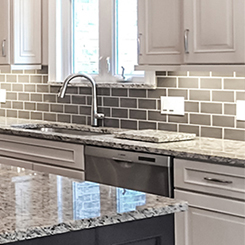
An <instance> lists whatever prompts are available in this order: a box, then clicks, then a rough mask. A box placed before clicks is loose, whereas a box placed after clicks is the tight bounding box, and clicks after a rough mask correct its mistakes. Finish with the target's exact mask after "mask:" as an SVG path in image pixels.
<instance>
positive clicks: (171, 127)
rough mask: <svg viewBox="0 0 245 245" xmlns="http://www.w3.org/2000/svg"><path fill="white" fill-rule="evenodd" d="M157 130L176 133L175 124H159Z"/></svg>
mask: <svg viewBox="0 0 245 245" xmlns="http://www.w3.org/2000/svg"><path fill="white" fill-rule="evenodd" d="M158 129H159V130H166V131H173V132H177V124H171V123H162V122H161V123H158Z"/></svg>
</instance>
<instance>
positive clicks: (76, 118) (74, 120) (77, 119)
mask: <svg viewBox="0 0 245 245" xmlns="http://www.w3.org/2000/svg"><path fill="white" fill-rule="evenodd" d="M71 121H72V123H76V124H86V117H85V116H76V115H72V118H71Z"/></svg>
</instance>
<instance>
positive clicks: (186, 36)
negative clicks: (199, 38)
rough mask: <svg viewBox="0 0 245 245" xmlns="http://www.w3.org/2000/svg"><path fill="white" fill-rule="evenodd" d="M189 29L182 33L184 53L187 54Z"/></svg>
mask: <svg viewBox="0 0 245 245" xmlns="http://www.w3.org/2000/svg"><path fill="white" fill-rule="evenodd" d="M188 34H189V29H185V32H184V45H185V53H186V54H189V40H188Z"/></svg>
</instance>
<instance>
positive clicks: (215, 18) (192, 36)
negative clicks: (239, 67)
mask: <svg viewBox="0 0 245 245" xmlns="http://www.w3.org/2000/svg"><path fill="white" fill-rule="evenodd" d="M244 7H245V4H244V0H215V1H214V0H186V1H185V6H184V29H185V30H186V29H188V30H189V36H188V39H189V43H188V46H189V51H190V52H189V54H185V62H186V63H210V64H211V63H230V64H231V63H244V62H245V55H244V51H245V48H244V46H245V45H244V32H245V28H244V24H245V17H244Z"/></svg>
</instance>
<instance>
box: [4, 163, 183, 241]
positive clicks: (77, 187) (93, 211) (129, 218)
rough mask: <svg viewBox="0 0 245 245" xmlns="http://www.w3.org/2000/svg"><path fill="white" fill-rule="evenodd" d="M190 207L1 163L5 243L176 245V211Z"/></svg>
mask: <svg viewBox="0 0 245 245" xmlns="http://www.w3.org/2000/svg"><path fill="white" fill-rule="evenodd" d="M187 208H188V205H187V203H186V202H185V201H178V200H175V199H170V198H166V197H162V196H157V195H152V194H147V193H144V192H139V191H133V190H127V189H123V188H117V187H112V186H107V185H102V184H98V183H94V182H87V181H78V180H74V179H71V178H67V177H62V176H58V175H53V174H47V173H42V172H34V171H32V170H28V169H24V168H19V167H13V166H8V165H3V164H0V244H12V245H41V244H42V245H44V244H45V245H51V244H52V245H53V244H55V245H56V244H57V245H84V244H85V245H90V244H91V245H92V244H93V245H114V244H117V245H120V244H121V245H123V244H129V245H139V244H141V245H174V213H177V212H181V211H186V210H187ZM176 215H178V214H176Z"/></svg>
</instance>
